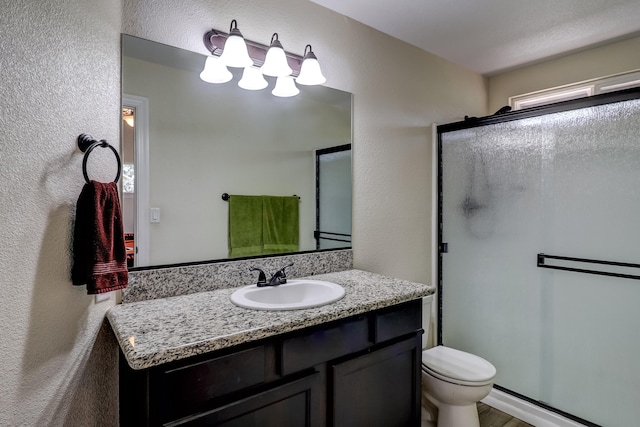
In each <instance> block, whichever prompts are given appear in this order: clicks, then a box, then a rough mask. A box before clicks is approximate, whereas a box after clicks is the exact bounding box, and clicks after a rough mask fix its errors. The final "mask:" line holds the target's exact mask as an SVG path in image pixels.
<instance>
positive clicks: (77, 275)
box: [71, 181, 129, 294]
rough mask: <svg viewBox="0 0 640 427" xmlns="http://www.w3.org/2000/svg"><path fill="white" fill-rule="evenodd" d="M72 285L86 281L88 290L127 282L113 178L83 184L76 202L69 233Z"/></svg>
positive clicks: (103, 289) (99, 291) (101, 290)
mask: <svg viewBox="0 0 640 427" xmlns="http://www.w3.org/2000/svg"><path fill="white" fill-rule="evenodd" d="M71 279H72V282H73V284H74V285H76V286H82V285H84V284H86V285H87V293H88V294H102V293H105V292H110V291H115V290H116V289H123V288H125V287H126V286H127V283H128V281H129V275H128V271H127V252H126V248H125V245H124V230H123V227H122V211H121V209H120V199H119V198H118V188H117V187H116V183H115V182H109V183H102V182H97V181H91V182H90V183H88V184H85V185H84V187H83V188H82V192H81V193H80V197H78V204H77V205H76V222H75V229H74V236H73V267H72V269H71Z"/></svg>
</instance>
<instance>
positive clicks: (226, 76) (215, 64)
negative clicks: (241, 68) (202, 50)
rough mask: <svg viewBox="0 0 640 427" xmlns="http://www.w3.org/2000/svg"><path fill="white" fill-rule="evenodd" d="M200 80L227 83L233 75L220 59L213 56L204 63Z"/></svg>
mask: <svg viewBox="0 0 640 427" xmlns="http://www.w3.org/2000/svg"><path fill="white" fill-rule="evenodd" d="M200 78H201V79H202V80H204V81H205V82H207V83H226V82H228V81H229V80H231V79H232V78H233V74H231V72H230V71H229V70H228V69H227V66H226V65H224V64H223V63H222V59H220V57H218V56H213V55H211V56H208V57H207V60H206V61H205V63H204V70H202V72H201V73H200Z"/></svg>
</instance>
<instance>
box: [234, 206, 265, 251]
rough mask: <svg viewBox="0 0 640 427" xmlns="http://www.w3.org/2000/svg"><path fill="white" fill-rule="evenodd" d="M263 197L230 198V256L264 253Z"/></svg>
mask: <svg viewBox="0 0 640 427" xmlns="http://www.w3.org/2000/svg"><path fill="white" fill-rule="evenodd" d="M262 253H263V249H262V197H261V196H236V195H233V196H231V197H230V198H229V257H232V258H233V257H242V256H251V255H262Z"/></svg>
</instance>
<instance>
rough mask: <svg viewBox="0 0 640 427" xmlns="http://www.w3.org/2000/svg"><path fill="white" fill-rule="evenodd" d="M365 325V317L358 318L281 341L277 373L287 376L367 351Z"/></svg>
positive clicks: (367, 334)
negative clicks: (278, 370) (278, 371)
mask: <svg viewBox="0 0 640 427" xmlns="http://www.w3.org/2000/svg"><path fill="white" fill-rule="evenodd" d="M368 323H369V322H368V320H367V318H366V317H360V318H356V319H353V320H350V321H347V322H343V323H341V324H339V325H335V326H328V327H325V328H319V329H316V330H314V331H310V332H308V333H306V334H303V335H299V336H295V337H292V338H288V339H285V340H284V341H283V342H282V349H281V358H280V373H281V374H282V375H288V374H290V373H292V372H297V371H300V370H302V369H305V368H309V367H311V366H315V365H317V364H319V363H323V362H327V361H329V360H332V359H335V358H338V357H341V356H344V355H347V354H350V353H355V352H357V351H360V350H363V349H365V348H367V347H369V346H370V345H371V344H372V343H371V342H370V341H369V338H368V337H369V327H368Z"/></svg>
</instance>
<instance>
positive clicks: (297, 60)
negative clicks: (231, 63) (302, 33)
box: [203, 29, 306, 77]
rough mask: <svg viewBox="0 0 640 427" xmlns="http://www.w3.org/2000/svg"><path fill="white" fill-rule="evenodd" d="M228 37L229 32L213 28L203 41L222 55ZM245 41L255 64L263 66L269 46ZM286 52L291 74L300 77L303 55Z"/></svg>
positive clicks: (205, 34)
mask: <svg viewBox="0 0 640 427" xmlns="http://www.w3.org/2000/svg"><path fill="white" fill-rule="evenodd" d="M227 37H229V34H228V33H224V32H222V31H218V30H215V29H211V30H210V31H207V32H206V33H204V37H203V42H204V45H205V47H206V48H207V50H208V51H209V52H211V54H212V55H215V56H220V55H222V50H223V49H224V44H225V42H226V41H227ZM245 43H246V44H247V50H248V51H249V56H250V57H251V59H252V60H253V65H254V66H256V67H261V66H262V64H264V59H265V57H266V56H267V51H268V50H269V46H267V45H264V44H260V43H257V42H254V41H252V40H247V39H245ZM305 49H306V48H305ZM284 53H285V56H286V57H287V63H288V64H289V67H291V69H292V70H293V72H292V73H291V75H292V76H293V77H298V75H299V74H300V67H301V66H302V56H300V55H296V54H293V53H289V52H287V51H285V52H284Z"/></svg>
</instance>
